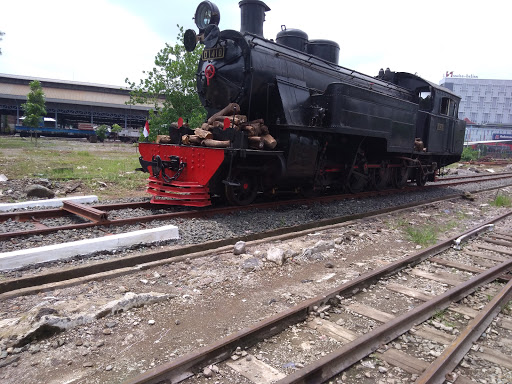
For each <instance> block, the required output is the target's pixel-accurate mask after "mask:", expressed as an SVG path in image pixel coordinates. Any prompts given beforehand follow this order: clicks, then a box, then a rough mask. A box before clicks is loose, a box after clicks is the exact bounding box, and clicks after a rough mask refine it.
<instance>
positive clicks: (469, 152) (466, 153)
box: [460, 147, 478, 161]
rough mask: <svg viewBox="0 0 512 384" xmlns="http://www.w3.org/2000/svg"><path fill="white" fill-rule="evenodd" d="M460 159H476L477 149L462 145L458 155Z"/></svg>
mask: <svg viewBox="0 0 512 384" xmlns="http://www.w3.org/2000/svg"><path fill="white" fill-rule="evenodd" d="M460 159H461V160H462V161H473V160H476V159H478V151H477V150H476V149H473V148H470V147H464V149H463V150H462V155H461V157H460Z"/></svg>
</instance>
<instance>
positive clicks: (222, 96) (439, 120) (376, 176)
mask: <svg viewBox="0 0 512 384" xmlns="http://www.w3.org/2000/svg"><path fill="white" fill-rule="evenodd" d="M239 6H240V9H241V29H240V31H234V30H223V31H220V30H219V28H218V24H219V21H220V13H219V9H218V8H217V7H216V6H215V5H214V4H213V3H211V2H210V1H203V2H201V3H200V4H199V6H198V8H197V10H196V14H195V21H196V25H197V27H198V29H199V33H198V34H196V32H195V31H194V30H187V31H186V33H185V36H184V42H185V47H186V48H187V50H189V51H191V50H194V49H195V47H196V44H197V42H200V43H201V44H204V50H203V53H202V58H201V60H200V61H199V63H198V72H197V92H198V95H199V98H200V100H201V102H202V104H203V106H204V107H205V109H206V111H207V114H208V118H210V119H209V122H211V118H212V117H215V116H216V114H218V112H219V111H221V110H222V112H223V113H224V114H229V115H232V116H233V117H232V121H231V120H230V121H227V122H224V126H220V127H219V126H218V124H217V126H214V127H211V126H210V128H211V132H212V134H213V139H214V140H219V141H220V142H222V143H225V145H224V146H225V148H212V147H204V146H194V145H190V143H185V142H184V141H183V139H184V138H185V137H186V135H188V134H191V133H192V134H193V131H192V130H190V129H189V128H188V127H185V126H176V125H174V126H172V127H171V128H169V137H170V143H168V144H161V143H159V144H157V143H140V145H139V151H140V154H141V157H140V162H141V165H142V169H143V170H144V171H146V172H149V173H150V178H149V184H148V192H149V193H151V194H153V199H152V202H153V203H160V204H173V205H190V206H206V205H210V204H211V202H212V199H213V198H214V197H221V198H222V197H224V198H226V199H227V200H228V202H229V203H231V204H238V205H243V204H249V203H251V202H252V201H253V200H254V199H255V197H256V196H257V194H258V193H260V192H265V193H276V192H280V191H288V192H289V191H324V190H342V189H345V190H349V191H351V192H358V191H361V190H364V189H369V188H374V189H383V188H389V187H392V186H394V187H402V186H404V185H405V184H406V183H407V182H408V181H415V182H416V183H417V184H418V185H424V184H425V183H426V181H428V180H433V179H434V176H435V172H436V170H438V169H439V168H440V167H443V166H446V165H448V164H451V163H453V162H456V161H458V160H459V159H460V154H461V152H462V149H463V142H464V131H465V123H464V121H461V120H459V119H458V118H457V116H458V105H459V102H460V98H459V97H458V96H456V95H455V94H453V93H452V92H450V91H449V90H448V89H446V88H443V87H441V86H439V85H436V84H434V83H431V82H429V81H427V80H424V79H422V78H421V77H419V76H416V75H413V74H410V73H405V72H392V71H390V70H389V69H386V70H385V71H384V70H382V69H381V70H380V71H379V74H378V75H377V76H375V77H372V76H367V75H364V74H362V73H359V72H357V71H354V70H350V69H347V68H344V67H342V66H339V65H338V57H339V45H338V44H337V43H335V42H334V41H330V40H309V39H308V36H307V34H306V33H305V32H303V31H300V30H296V29H286V27H285V26H283V27H282V30H281V31H280V32H279V33H278V34H277V37H276V40H275V41H273V40H267V39H265V38H264V37H263V22H264V19H265V12H268V11H270V9H269V8H268V6H267V5H266V4H265V3H264V2H262V1H259V0H243V1H240V3H239ZM226 106H232V109H234V110H233V111H228V113H226ZM237 108H239V109H237ZM234 115H236V116H239V115H242V116H247V120H248V121H249V122H250V121H257V122H258V124H261V123H263V122H264V124H265V128H267V127H268V133H270V135H271V137H272V138H275V143H274V145H271V146H269V147H267V146H265V148H263V149H252V148H253V147H251V145H250V144H249V143H250V142H251V140H252V139H251V137H250V136H251V133H250V132H249V133H248V132H247V131H244V130H243V129H240V128H239V127H238V126H236V125H235V123H234V121H235V116H234ZM247 124H248V123H247Z"/></svg>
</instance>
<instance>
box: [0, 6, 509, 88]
mask: <svg viewBox="0 0 512 384" xmlns="http://www.w3.org/2000/svg"><path fill="white" fill-rule="evenodd" d="M213 2H215V3H216V4H217V5H218V7H219V9H220V12H221V23H220V27H221V29H235V30H238V29H239V28H240V10H239V7H238V2H237V1H233V0H218V1H216V0H213ZM266 3H267V5H268V6H269V7H270V8H271V11H270V12H268V13H267V15H266V22H265V24H264V34H265V37H266V38H269V39H270V38H272V39H274V38H275V36H276V34H277V33H278V32H279V31H280V29H281V25H283V24H284V25H286V26H287V27H288V28H299V29H302V30H304V31H305V32H307V33H308V35H309V37H310V38H311V39H330V40H334V41H336V42H337V43H338V44H339V45H340V47H341V50H340V65H343V66H345V67H348V68H351V69H355V70H358V71H360V72H363V73H366V74H368V75H372V76H373V75H376V74H377V72H378V70H379V69H380V68H382V67H383V68H386V67H390V68H391V69H392V70H396V71H406V72H412V73H418V74H419V75H420V76H423V77H424V78H426V79H427V80H430V81H433V82H438V81H439V80H440V79H441V77H442V75H443V73H445V71H447V70H450V71H454V72H455V73H457V74H474V75H477V76H479V77H480V78H504V79H512V67H511V66H510V63H511V62H512V60H511V54H510V50H509V49H508V46H507V38H508V35H509V31H508V29H509V27H508V25H509V21H508V17H509V16H508V15H510V13H511V12H510V11H511V8H512V5H510V3H508V2H505V1H495V0H490V1H487V2H481V1H476V0H468V1H457V0H452V1H451V2H446V1H441V0H430V1H427V2H417V1H410V0H407V1H406V0H389V1H387V2H382V1H373V0H367V1H364V0H361V1H350V2H349V1H332V0H315V1H311V0H294V1H290V0H267V1H266ZM198 4H199V1H197V2H193V1H186V2H185V1H178V0H152V1H149V0H148V1H145V2H142V1H137V0H90V1H84V0H73V1H69V0H68V1H64V0H46V1H38V0H17V1H14V0H7V1H3V3H2V7H1V13H0V30H2V31H4V32H5V33H6V35H5V36H4V39H3V41H2V42H0V46H1V47H2V52H3V55H2V56H0V73H11V74H19V75H28V76H41V77H49V78H58V79H68V80H76V81H87V82H95V83H106V84H115V85H124V79H125V78H126V77H129V78H130V79H131V80H135V81H136V80H138V79H140V78H141V77H142V76H143V75H142V71H143V70H147V69H151V68H152V67H153V60H154V56H155V54H156V53H157V52H158V51H159V50H160V49H161V48H163V47H164V44H165V42H166V41H167V42H169V43H171V44H173V43H174V40H175V38H176V35H177V31H178V30H177V28H176V24H179V25H182V26H184V27H185V29H187V28H194V23H193V20H192V17H193V15H194V12H195V9H196V7H197V5H198Z"/></svg>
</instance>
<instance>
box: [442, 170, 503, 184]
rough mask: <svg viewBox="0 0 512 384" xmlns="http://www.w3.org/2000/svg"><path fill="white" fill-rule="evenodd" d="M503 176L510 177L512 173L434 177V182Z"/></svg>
mask: <svg viewBox="0 0 512 384" xmlns="http://www.w3.org/2000/svg"><path fill="white" fill-rule="evenodd" d="M505 175H512V172H500V173H495V174H489V175H488V174H485V175H475V176H468V175H466V176H453V177H452V176H450V177H445V176H436V181H435V182H441V181H452V180H464V179H481V178H484V177H489V176H505Z"/></svg>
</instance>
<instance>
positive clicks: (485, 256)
mask: <svg viewBox="0 0 512 384" xmlns="http://www.w3.org/2000/svg"><path fill="white" fill-rule="evenodd" d="M510 215H512V212H508V213H506V214H504V215H502V216H500V217H497V218H495V219H492V220H490V221H488V222H486V223H484V224H483V225H480V226H478V227H476V228H473V229H471V230H469V231H466V232H465V233H461V234H459V235H457V236H454V237H452V238H450V239H447V240H446V241H443V242H441V243H438V244H436V245H435V246H432V247H430V248H427V249H425V250H424V251H421V252H418V253H416V254H413V255H411V256H408V257H405V258H403V259H401V260H398V261H396V262H394V263H391V264H387V265H384V266H382V267H381V268H378V269H375V270H372V271H370V272H368V273H366V274H363V275H361V276H359V277H358V278H356V279H354V280H351V281H348V282H346V283H344V284H342V285H341V286H338V287H335V288H334V289H330V290H329V291H327V292H324V293H322V294H321V295H319V296H316V297H314V298H313V299H310V300H307V301H305V302H302V303H300V304H298V305H296V306H294V307H293V308H290V309H289V310H287V311H284V312H281V313H278V314H276V315H274V316H272V317H270V318H268V319H266V320H263V321H261V322H259V323H257V324H256V325H255V326H251V327H248V328H246V329H243V330H241V331H239V332H236V333H234V334H232V335H229V336H227V337H225V338H223V339H221V340H219V341H218V342H215V343H213V344H211V345H208V346H205V347H203V348H201V349H199V350H196V351H193V352H190V353H188V354H186V355H184V356H182V357H180V358H177V359H175V360H173V361H170V362H169V363H166V364H163V365H160V366H158V367H156V368H154V369H151V370H149V371H147V372H145V373H143V374H141V375H139V376H137V377H134V378H132V379H130V380H127V381H126V383H130V384H142V383H159V382H172V383H176V382H180V381H183V380H185V379H187V378H191V379H192V380H191V381H190V380H189V381H190V382H194V383H203V382H204V383H206V382H209V381H208V380H209V379H208V377H211V375H212V371H213V372H219V371H221V372H222V373H223V374H222V377H223V378H224V379H226V380H228V381H229V382H239V383H270V382H277V383H280V384H284V383H321V382H326V381H327V380H330V379H333V378H334V379H336V378H340V380H342V382H343V383H352V382H354V383H355V382H361V380H362V379H363V380H365V381H364V382H378V380H379V377H382V374H384V373H386V372H388V370H390V369H392V368H393V367H399V368H400V370H399V371H400V372H401V373H402V376H403V377H407V379H406V381H409V380H410V379H411V378H412V379H413V381H415V382H416V383H442V382H444V381H445V379H446V380H448V381H449V382H454V381H455V380H458V381H457V382H458V383H465V382H466V381H467V380H470V378H471V372H472V369H478V362H479V361H487V362H490V364H491V365H494V366H497V367H498V368H499V369H500V371H502V377H503V381H502V382H503V383H505V382H510V380H512V359H511V358H510V355H507V354H505V353H502V352H499V351H496V350H495V349H494V348H493V345H496V343H497V340H498V341H499V340H508V339H507V337H508V338H510V334H511V333H510V332H511V331H512V317H510V316H509V315H500V318H499V321H497V320H496V315H497V314H498V313H500V311H501V310H502V308H503V307H505V306H507V305H508V306H510V304H507V303H508V302H509V300H511V298H512V281H511V274H510V272H511V271H512V237H511V236H510V233H511V228H512V222H511V221H510V219H509V217H510ZM494 226H495V228H494V232H492V233H489V232H485V233H484V231H485V230H486V229H489V228H490V227H494ZM478 234H480V235H479V237H477V238H476V239H475V238H474V236H476V235H478ZM472 236H473V239H471V240H469V241H470V245H469V246H468V245H464V249H463V250H454V249H453V248H452V246H453V245H454V244H457V245H458V244H460V243H461V242H462V241H467V240H468V238H470V237H472ZM468 247H471V248H472V249H473V251H468V250H467V248H468ZM475 250H476V251H475ZM454 259H464V263H462V262H459V261H454ZM508 311H509V314H510V308H508ZM450 322H452V323H450ZM322 340H323V341H324V342H321V341H322ZM326 340H328V341H329V342H325V341H326ZM317 342H318V344H322V348H324V350H323V352H322V353H320V352H318V351H316V352H315V344H316V343H317ZM422 345H427V348H422V347H419V346H422ZM317 352H318V353H317ZM269 356H273V357H274V358H273V359H270V358H267V357H269ZM276 356H277V358H276ZM270 360H272V361H273V362H274V364H276V361H277V364H278V366H271V365H270ZM468 361H469V362H470V363H472V364H473V366H472V364H470V363H468ZM358 364H359V365H358ZM354 365H358V366H357V367H356V368H353V366H354ZM351 367H352V368H351ZM361 367H362V368H361ZM467 375H469V378H468V377H467ZM465 380H466V381H465ZM507 380H508V381H507ZM189 381H185V382H189Z"/></svg>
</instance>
